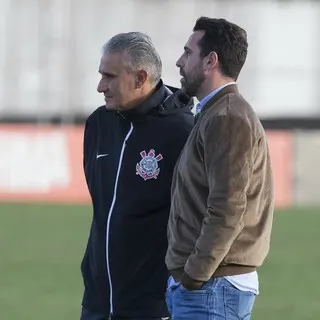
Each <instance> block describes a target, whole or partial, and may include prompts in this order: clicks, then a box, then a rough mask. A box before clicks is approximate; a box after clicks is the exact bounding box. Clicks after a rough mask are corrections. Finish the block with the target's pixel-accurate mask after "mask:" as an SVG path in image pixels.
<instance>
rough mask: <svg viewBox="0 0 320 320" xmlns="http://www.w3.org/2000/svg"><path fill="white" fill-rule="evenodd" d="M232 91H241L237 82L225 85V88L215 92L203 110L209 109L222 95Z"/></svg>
mask: <svg viewBox="0 0 320 320" xmlns="http://www.w3.org/2000/svg"><path fill="white" fill-rule="evenodd" d="M230 93H239V89H238V86H237V85H236V84H231V85H228V86H226V87H224V88H223V89H221V90H220V91H219V92H218V93H217V94H215V95H214V96H213V97H212V98H211V99H209V100H208V101H207V102H206V103H205V105H204V106H203V108H202V110H201V112H204V111H205V110H207V109H209V108H210V107H211V106H212V105H213V104H215V103H216V102H217V101H218V100H220V99H221V98H222V97H224V96H225V95H227V94H230ZM201 112H200V113H201Z"/></svg>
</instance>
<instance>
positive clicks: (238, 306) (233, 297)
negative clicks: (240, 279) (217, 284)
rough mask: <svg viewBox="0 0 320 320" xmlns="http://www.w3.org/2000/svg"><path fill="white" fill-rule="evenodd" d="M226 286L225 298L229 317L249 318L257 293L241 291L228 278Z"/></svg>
mask: <svg viewBox="0 0 320 320" xmlns="http://www.w3.org/2000/svg"><path fill="white" fill-rule="evenodd" d="M225 281H226V285H225V287H224V300H225V307H226V315H227V319H239V320H249V319H250V317H251V313H252V309H253V305H254V302H255V298H256V296H255V294H254V293H252V292H248V291H241V290H239V289H238V288H236V287H234V286H233V285H232V284H231V283H229V282H228V281H227V280H225Z"/></svg>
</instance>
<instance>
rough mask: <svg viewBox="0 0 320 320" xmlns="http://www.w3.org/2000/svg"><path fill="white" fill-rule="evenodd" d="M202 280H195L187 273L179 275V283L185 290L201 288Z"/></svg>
mask: <svg viewBox="0 0 320 320" xmlns="http://www.w3.org/2000/svg"><path fill="white" fill-rule="evenodd" d="M203 283H204V282H202V281H197V280H194V279H192V278H191V277H190V276H189V275H188V274H187V273H185V272H184V273H183V275H182V277H181V284H182V286H183V287H184V288H185V289H187V290H190V291H192V290H199V289H201V287H202V285H203Z"/></svg>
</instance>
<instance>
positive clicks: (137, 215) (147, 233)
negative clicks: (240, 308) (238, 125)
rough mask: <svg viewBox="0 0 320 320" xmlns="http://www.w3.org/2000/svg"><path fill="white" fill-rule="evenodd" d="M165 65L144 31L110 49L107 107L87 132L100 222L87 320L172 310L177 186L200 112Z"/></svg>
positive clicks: (89, 175)
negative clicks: (165, 79)
mask: <svg viewBox="0 0 320 320" xmlns="http://www.w3.org/2000/svg"><path fill="white" fill-rule="evenodd" d="M161 72H162V64H161V60H160V57H159V55H158V53H157V51H156V49H155V47H154V45H153V44H152V42H151V40H150V38H149V37H148V36H146V35H145V34H142V33H139V32H130V33H122V34H118V35H116V36H114V37H113V38H111V39H110V40H109V41H108V42H107V43H106V44H105V46H104V48H103V55H102V58H101V62H100V67H99V73H100V74H101V80H100V82H99V84H98V92H100V93H102V94H103V95H104V98H105V105H104V106H101V107H100V108H98V109H97V110H95V111H94V112H93V113H92V114H91V115H90V117H89V118H88V120H87V122H86V126H85V134H84V171H85V176H86V181H87V184H88V188H89V191H90V194H91V198H92V203H93V221H92V224H91V229H90V235H89V240H88V244H87V249H86V252H85V255H84V259H83V262H82V274H83V278H84V285H85V291H84V297H83V302H82V305H83V309H82V317H81V319H82V320H106V319H108V317H109V318H110V319H163V318H165V317H167V315H168V313H167V309H166V300H165V292H166V281H167V275H168V273H167V269H166V265H165V262H164V258H165V253H166V249H167V222H168V216H169V210H170V187H171V181H172V174H173V169H174V165H175V163H176V160H177V158H178V156H179V154H180V152H181V150H182V147H183V145H184V143H185V141H186V139H187V138H188V135H189V133H190V131H191V129H192V126H193V119H194V117H193V114H192V113H191V111H190V109H191V108H192V99H190V98H189V97H188V96H187V95H186V94H184V93H183V92H181V91H178V90H176V89H174V88H168V87H166V86H164V84H163V83H162V81H161ZM172 91H175V92H174V93H173V92H172Z"/></svg>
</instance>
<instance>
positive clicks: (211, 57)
mask: <svg viewBox="0 0 320 320" xmlns="http://www.w3.org/2000/svg"><path fill="white" fill-rule="evenodd" d="M218 63H219V57H218V54H217V53H216V52H214V51H211V52H210V53H209V54H208V55H207V56H206V58H205V64H206V67H207V68H208V69H213V68H215V67H216V66H217V65H218Z"/></svg>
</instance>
